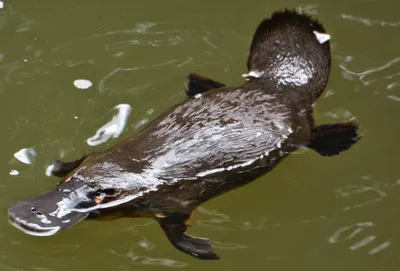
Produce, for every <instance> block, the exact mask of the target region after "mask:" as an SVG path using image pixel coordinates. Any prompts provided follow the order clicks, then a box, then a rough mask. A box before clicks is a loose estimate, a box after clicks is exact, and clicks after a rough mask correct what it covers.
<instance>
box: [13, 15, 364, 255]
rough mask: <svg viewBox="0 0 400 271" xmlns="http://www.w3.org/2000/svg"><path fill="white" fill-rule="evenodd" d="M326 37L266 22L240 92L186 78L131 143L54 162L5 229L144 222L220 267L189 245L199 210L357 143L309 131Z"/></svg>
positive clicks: (343, 131) (286, 21)
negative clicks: (45, 184) (284, 168)
mask: <svg viewBox="0 0 400 271" xmlns="http://www.w3.org/2000/svg"><path fill="white" fill-rule="evenodd" d="M329 38H330V36H329V35H328V34H326V32H325V30H324V28H323V26H322V25H321V24H320V23H319V22H317V21H316V20H314V19H312V18H311V17H309V16H308V15H304V14H299V13H297V12H295V11H291V10H283V11H278V12H275V13H274V14H273V15H272V16H271V18H267V19H264V20H263V21H262V22H261V23H260V25H259V26H258V28H257V29H256V32H255V34H254V36H253V40H252V43H251V46H250V53H249V57H248V61H247V68H248V72H247V74H245V75H244V77H245V79H246V80H245V81H244V83H243V84H242V85H240V86H238V87H227V86H226V85H225V84H223V83H221V82H219V81H216V80H213V79H209V78H207V77H205V76H201V75H198V74H195V73H191V74H189V76H188V78H189V84H188V87H187V90H186V92H187V96H188V98H187V99H186V100H185V101H183V102H182V103H180V104H178V105H176V106H174V107H172V108H170V109H169V110H167V111H166V112H164V113H163V114H162V115H161V116H159V117H158V118H156V119H155V120H154V121H152V122H151V123H150V124H149V125H147V126H146V127H145V128H143V129H142V130H141V131H140V132H138V133H137V134H136V135H134V136H132V137H130V138H127V139H125V140H123V141H122V142H120V143H119V144H117V145H115V146H114V147H111V148H110V149H108V150H106V151H104V152H102V153H96V154H90V155H87V156H85V157H83V158H82V159H79V160H77V161H74V162H62V161H60V160H57V161H56V163H55V164H54V170H53V174H54V175H56V176H60V177H62V180H61V182H60V183H59V184H58V186H57V187H56V188H54V189H53V190H51V191H48V192H46V193H44V194H41V195H39V196H35V197H32V198H29V199H26V200H22V201H19V202H17V203H15V204H14V205H12V206H11V207H10V208H9V209H8V215H9V218H10V222H11V224H13V225H14V226H16V227H17V228H19V229H21V230H22V231H24V232H25V233H28V234H31V235H38V236H48V235H52V234H55V233H56V232H58V231H60V230H63V229H66V228H68V227H71V226H72V225H74V224H76V223H77V222H79V221H81V220H84V219H90V218H92V219H94V218H99V219H100V218H119V217H148V218H152V219H154V220H155V221H157V222H158V223H159V225H160V226H161V228H162V230H163V231H164V233H165V235H166V237H167V238H168V240H169V241H170V242H171V244H172V245H173V246H174V247H175V248H177V249H178V250H180V251H182V252H184V253H187V254H189V255H191V256H194V257H196V258H198V259H219V256H218V254H216V252H215V251H214V249H213V247H212V242H211V241H210V240H208V239H204V238H196V237H191V236H189V235H187V234H186V233H185V232H186V229H187V222H188V220H189V218H190V217H191V214H192V212H193V211H194V210H195V208H196V207H197V206H199V205H200V204H202V203H203V202H205V201H207V200H210V199H212V198H215V197H216V196H218V195H221V194H224V193H226V192H228V191H230V190H232V189H236V188H238V187H240V186H243V185H245V184H248V183H249V182H252V181H254V180H256V179H257V178H259V177H261V176H263V175H264V174H266V173H267V172H268V171H270V170H271V169H273V168H274V167H275V166H276V165H277V164H278V163H279V162H281V161H282V159H283V158H285V157H286V156H287V155H289V154H290V153H291V152H293V151H295V150H296V149H298V148H300V147H308V148H310V149H312V150H314V151H316V152H318V153H319V154H321V155H322V156H333V155H337V154H339V153H340V152H342V151H345V150H347V149H349V148H350V147H351V146H352V145H353V144H354V143H355V142H357V140H358V139H359V138H360V137H359V135H358V133H357V129H358V128H357V124H356V123H353V122H349V123H337V124H328V125H320V126H316V125H315V124H314V119H313V104H314V102H315V101H316V99H317V98H318V97H319V96H320V94H321V93H322V91H323V90H324V88H325V86H326V84H327V82H328V77H329V72H330V45H329Z"/></svg>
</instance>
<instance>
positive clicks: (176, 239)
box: [160, 223, 219, 260]
mask: <svg viewBox="0 0 400 271" xmlns="http://www.w3.org/2000/svg"><path fill="white" fill-rule="evenodd" d="M160 225H161V228H162V229H163V230H164V232H165V235H166V236H167V238H168V240H169V241H170V242H171V244H172V245H173V246H174V247H175V248H177V249H178V250H180V251H182V252H183V253H186V254H189V255H191V256H193V257H195V258H197V259H200V260H218V259H219V256H218V255H217V254H216V253H215V252H214V248H213V247H212V242H211V241H210V240H208V239H205V238H195V237H191V236H189V235H186V234H185V231H186V228H187V227H186V226H185V224H184V223H182V224H172V223H171V224H170V223H166V224H164V223H160Z"/></svg>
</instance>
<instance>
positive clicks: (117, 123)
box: [87, 104, 131, 146]
mask: <svg viewBox="0 0 400 271" xmlns="http://www.w3.org/2000/svg"><path fill="white" fill-rule="evenodd" d="M114 109H116V110H117V114H116V115H114V116H113V118H112V120H111V121H110V122H108V123H107V124H105V125H104V126H103V127H101V128H100V129H98V130H97V132H96V134H95V135H94V136H92V137H90V138H88V139H87V144H88V145H89V146H96V145H99V144H102V143H105V142H107V141H108V140H109V139H110V138H112V137H114V138H117V137H118V136H119V135H120V134H121V133H122V131H123V130H124V128H125V125H126V121H127V120H128V117H129V114H130V112H131V106H130V105H129V104H119V105H117V106H115V107H114Z"/></svg>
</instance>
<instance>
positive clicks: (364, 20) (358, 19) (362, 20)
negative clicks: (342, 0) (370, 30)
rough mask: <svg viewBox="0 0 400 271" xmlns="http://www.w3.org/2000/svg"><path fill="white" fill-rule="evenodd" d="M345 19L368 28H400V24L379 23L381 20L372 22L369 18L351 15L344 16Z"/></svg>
mask: <svg viewBox="0 0 400 271" xmlns="http://www.w3.org/2000/svg"><path fill="white" fill-rule="evenodd" d="M341 16H342V18H343V19H346V20H350V21H355V22H359V23H362V24H364V25H366V26H373V25H380V26H383V27H385V26H392V27H400V22H387V21H379V20H371V19H369V18H363V17H357V16H353V15H350V14H342V15H341Z"/></svg>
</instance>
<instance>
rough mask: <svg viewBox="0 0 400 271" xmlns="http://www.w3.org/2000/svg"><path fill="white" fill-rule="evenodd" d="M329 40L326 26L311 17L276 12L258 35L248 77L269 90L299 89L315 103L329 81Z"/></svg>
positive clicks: (248, 63) (250, 58)
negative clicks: (259, 82) (272, 88)
mask: <svg viewBox="0 0 400 271" xmlns="http://www.w3.org/2000/svg"><path fill="white" fill-rule="evenodd" d="M329 39H330V36H329V35H328V34H326V32H325V29H324V28H323V26H322V25H321V24H320V23H318V22H317V21H316V20H313V19H311V18H310V17H309V16H307V15H304V14H299V13H297V12H295V11H289V10H285V11H280V12H275V13H274V14H273V15H272V17H271V18H270V19H264V20H263V21H262V22H261V23H260V25H259V26H258V28H257V30H256V32H255V34H254V37H253V41H252V43H251V47H250V55H249V57H248V60H247V68H248V74H246V75H244V76H245V77H247V79H248V80H253V79H254V78H258V80H259V81H261V83H262V84H265V85H266V86H268V87H271V86H273V87H278V88H280V89H284V90H295V91H296V92H298V94H299V95H301V96H302V97H299V98H305V99H306V100H308V102H311V103H313V102H314V100H315V99H316V98H318V96H319V95H320V94H321V93H322V91H323V90H324V88H325V86H326V83H327V82H328V77H329V72H330V58H331V56H330V45H329Z"/></svg>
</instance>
